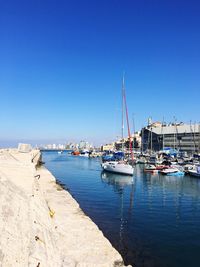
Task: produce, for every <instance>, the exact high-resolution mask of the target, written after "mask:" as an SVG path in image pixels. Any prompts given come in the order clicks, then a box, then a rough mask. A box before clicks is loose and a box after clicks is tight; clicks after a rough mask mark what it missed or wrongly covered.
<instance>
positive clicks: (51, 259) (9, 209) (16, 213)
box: [0, 149, 124, 267]
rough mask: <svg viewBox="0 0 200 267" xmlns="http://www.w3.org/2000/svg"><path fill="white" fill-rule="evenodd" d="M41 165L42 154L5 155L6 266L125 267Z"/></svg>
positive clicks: (1, 164) (1, 190) (0, 178)
mask: <svg viewBox="0 0 200 267" xmlns="http://www.w3.org/2000/svg"><path fill="white" fill-rule="evenodd" d="M40 159H41V153H40V151H39V150H31V151H30V152H27V153H22V152H19V151H18V150H17V149H2V150H0V233H1V235H0V266H1V267H14V266H15V267H27V266H29V267H65V266H70V267H75V266H76V267H119V266H124V263H123V259H122V257H121V255H120V254H119V252H118V251H117V250H116V249H115V248H113V247H112V245H111V243H110V242H109V241H108V240H107V239H106V237H105V236H104V235H103V233H102V232H101V231H100V229H99V228H98V227H97V225H96V224H95V223H94V222H93V221H92V220H91V219H90V218H89V217H88V216H86V215H85V214H84V212H83V211H82V210H81V209H80V207H79V204H78V203H77V202H76V200H75V199H73V197H72V196H71V195H70V193H69V192H68V191H66V190H64V189H63V188H62V187H61V186H60V185H59V184H58V183H57V182H56V179H55V177H54V176H53V175H52V174H51V173H50V172H49V171H48V170H47V169H46V168H45V167H44V166H40V167H38V162H39V160H40Z"/></svg>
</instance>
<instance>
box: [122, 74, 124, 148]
mask: <svg viewBox="0 0 200 267" xmlns="http://www.w3.org/2000/svg"><path fill="white" fill-rule="evenodd" d="M123 140H124V74H123V78H122V149H123Z"/></svg>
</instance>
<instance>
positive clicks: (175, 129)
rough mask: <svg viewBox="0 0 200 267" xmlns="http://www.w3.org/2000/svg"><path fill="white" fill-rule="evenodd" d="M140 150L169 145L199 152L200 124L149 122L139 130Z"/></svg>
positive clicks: (156, 149) (180, 149) (157, 148)
mask: <svg viewBox="0 0 200 267" xmlns="http://www.w3.org/2000/svg"><path fill="white" fill-rule="evenodd" d="M141 136H142V151H147V150H150V151H159V150H162V149H163V148H166V147H170V148H173V149H176V150H179V151H185V152H188V153H189V154H191V153H199V152H200V124H184V123H172V124H168V125H167V124H162V123H159V122H156V123H151V124H149V125H148V126H147V127H145V128H143V129H142V131H141Z"/></svg>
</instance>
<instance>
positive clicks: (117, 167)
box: [101, 162, 134, 175]
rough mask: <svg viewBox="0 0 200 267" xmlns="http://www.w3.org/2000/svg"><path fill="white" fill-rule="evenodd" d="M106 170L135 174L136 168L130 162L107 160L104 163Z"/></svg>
mask: <svg viewBox="0 0 200 267" xmlns="http://www.w3.org/2000/svg"><path fill="white" fill-rule="evenodd" d="M101 166H102V168H103V170H104V171H107V172H112V173H119V174H124V175H133V172H134V168H133V167H132V166H131V165H129V164H124V163H118V162H105V163H102V165H101Z"/></svg>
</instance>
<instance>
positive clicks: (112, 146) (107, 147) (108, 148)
mask: <svg viewBox="0 0 200 267" xmlns="http://www.w3.org/2000/svg"><path fill="white" fill-rule="evenodd" d="M114 149H115V143H111V144H106V145H102V146H101V151H113V150H114Z"/></svg>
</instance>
